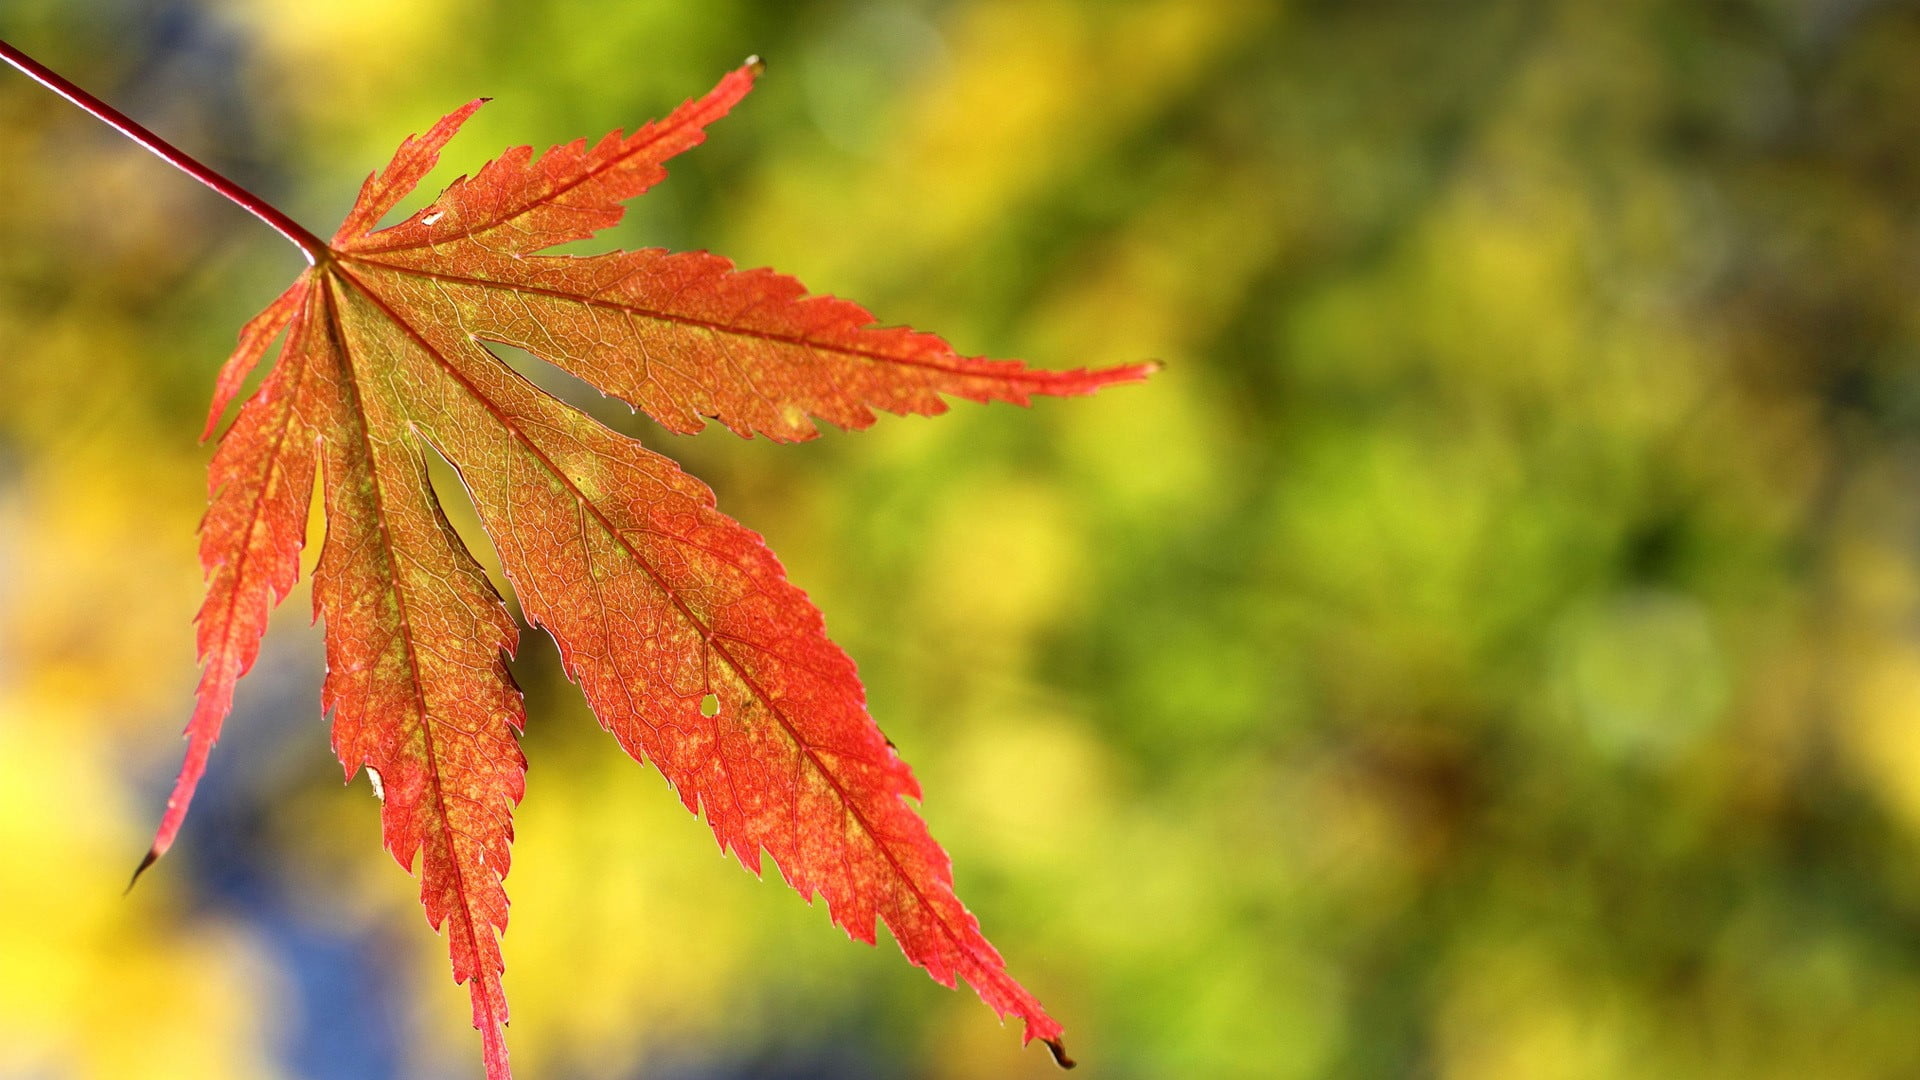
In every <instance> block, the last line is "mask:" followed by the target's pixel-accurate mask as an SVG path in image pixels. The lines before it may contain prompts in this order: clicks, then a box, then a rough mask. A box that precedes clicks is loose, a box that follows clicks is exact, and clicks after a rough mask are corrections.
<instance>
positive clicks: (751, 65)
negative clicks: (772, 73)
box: [740, 53, 767, 79]
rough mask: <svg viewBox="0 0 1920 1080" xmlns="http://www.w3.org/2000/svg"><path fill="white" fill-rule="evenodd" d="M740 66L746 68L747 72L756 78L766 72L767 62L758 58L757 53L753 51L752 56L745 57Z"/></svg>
mask: <svg viewBox="0 0 1920 1080" xmlns="http://www.w3.org/2000/svg"><path fill="white" fill-rule="evenodd" d="M740 66H741V67H744V68H746V69H747V74H749V75H752V76H753V77H754V78H756V79H757V78H759V77H760V76H762V75H765V74H766V73H767V62H766V61H765V60H762V59H760V54H759V53H754V54H753V55H752V56H749V57H747V58H746V60H745V61H743V62H742V63H741V65H740Z"/></svg>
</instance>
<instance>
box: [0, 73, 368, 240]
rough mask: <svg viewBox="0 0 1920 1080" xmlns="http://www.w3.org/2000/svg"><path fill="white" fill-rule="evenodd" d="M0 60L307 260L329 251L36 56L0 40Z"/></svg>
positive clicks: (284, 217)
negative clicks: (261, 224)
mask: <svg viewBox="0 0 1920 1080" xmlns="http://www.w3.org/2000/svg"><path fill="white" fill-rule="evenodd" d="M0 60H5V61H6V62H7V63H9V64H12V65H13V66H14V67H16V68H19V69H20V70H21V71H22V72H24V73H25V74H26V76H27V77H28V78H30V79H32V80H33V81H34V82H37V83H39V84H40V85H41V86H44V87H46V88H47V89H49V90H51V91H53V92H54V93H56V94H59V95H60V96H61V97H63V98H66V99H67V100H68V101H71V102H73V103H74V104H75V105H78V106H80V107H81V108H82V109H85V110H86V111H87V112H89V113H91V114H92V115H93V116H94V117H95V118H96V119H98V120H100V121H101V122H102V123H105V124H106V125H108V126H109V127H111V128H113V129H114V130H115V131H118V132H119V133H120V134H122V135H125V136H126V137H127V138H129V139H132V140H133V141H134V142H137V143H139V144H140V145H141V146H144V147H146V148H147V149H148V150H150V151H152V153H153V155H154V156H155V157H157V158H159V159H160V160H162V161H164V162H166V163H167V164H169V165H172V166H173V167H174V168H176V169H179V170H180V171H181V172H183V173H186V174H187V175H188V176H191V177H193V178H194V179H195V180H198V181H200V182H201V183H203V184H205V185H207V186H208V187H210V188H212V189H213V190H215V191H217V192H219V193H220V194H222V195H225V196H226V197H227V198H228V199H229V200H230V201H232V202H233V203H234V204H235V205H236V206H239V207H240V208H241V209H243V210H245V211H246V212H247V213H249V214H252V215H253V216H254V217H257V218H259V219H260V220H261V221H264V222H266V223H267V225H268V226H269V227H271V228H272V229H273V231H274V232H277V233H279V234H280V235H281V236H284V237H286V238H287V239H288V240H291V241H293V243H294V245H295V246H297V247H298V248H299V249H300V252H301V254H303V255H305V256H306V257H307V262H309V263H315V262H319V261H320V260H323V259H326V258H328V257H330V255H331V251H330V249H329V248H328V247H327V243H326V241H324V240H322V239H320V238H319V237H317V236H315V235H313V234H312V233H310V232H308V231H307V230H306V229H305V228H304V227H302V226H301V225H300V223H299V222H297V221H295V220H293V219H292V218H290V217H288V216H287V215H285V214H283V213H281V212H280V211H279V209H278V208H276V207H275V206H273V204H271V203H269V202H267V201H266V200H265V199H262V198H261V197H260V196H258V195H255V194H254V193H253V192H251V191H248V190H247V189H246V188H243V187H241V186H240V185H239V184H236V183H234V182H233V181H231V180H229V179H227V178H226V177H224V176H221V175H220V174H219V173H217V172H214V171H213V170H212V169H209V168H207V167H206V166H205V165H202V164H200V163H199V162H198V161H195V160H194V159H193V158H191V157H189V156H188V155H187V154H186V153H185V152H184V151H182V150H180V149H179V148H178V147H176V146H174V145H173V144H172V143H169V142H168V141H167V140H165V139H163V138H161V137H160V136H158V135H155V134H154V133H153V132H151V131H148V130H147V129H146V128H143V127H141V126H140V125H139V124H136V123H134V122H133V121H132V120H130V119H128V118H127V116H126V115H125V114H124V113H122V112H120V110H118V109H115V108H114V107H113V106H111V105H109V104H107V103H106V102H104V101H101V100H100V99H99V98H97V97H94V96H93V95H92V94H89V93H87V92H86V91H85V90H82V89H80V88H79V87H77V86H75V85H73V84H72V83H70V82H68V81H67V80H66V79H65V78H62V77H61V76H60V74H59V73H58V72H55V71H52V70H50V69H48V68H47V67H45V66H44V65H42V64H41V63H40V62H39V61H38V60H35V59H34V58H33V57H31V56H28V55H27V54H26V53H23V52H21V51H20V50H19V49H16V48H14V47H13V46H12V45H9V44H7V43H6V42H5V41H0Z"/></svg>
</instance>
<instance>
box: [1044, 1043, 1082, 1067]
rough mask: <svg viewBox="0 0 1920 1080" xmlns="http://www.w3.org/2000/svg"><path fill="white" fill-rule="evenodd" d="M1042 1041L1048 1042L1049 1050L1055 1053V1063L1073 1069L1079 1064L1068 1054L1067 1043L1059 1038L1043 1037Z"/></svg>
mask: <svg viewBox="0 0 1920 1080" xmlns="http://www.w3.org/2000/svg"><path fill="white" fill-rule="evenodd" d="M1040 1041H1041V1042H1044V1043H1046V1044H1047V1052H1048V1053H1050V1054H1052V1055H1053V1063H1054V1064H1055V1065H1058V1066H1060V1067H1061V1068H1063V1069H1071V1068H1073V1067H1074V1066H1075V1065H1077V1064H1079V1063H1078V1062H1076V1061H1074V1060H1073V1059H1072V1058H1070V1057H1068V1056H1067V1044H1066V1043H1063V1042H1061V1041H1060V1040H1059V1039H1058V1038H1053V1039H1042V1040H1040Z"/></svg>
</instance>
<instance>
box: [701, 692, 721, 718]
mask: <svg viewBox="0 0 1920 1080" xmlns="http://www.w3.org/2000/svg"><path fill="white" fill-rule="evenodd" d="M700 715H701V716H719V715H720V698H719V696H718V695H715V694H708V695H707V696H706V697H703V698H701V699H700Z"/></svg>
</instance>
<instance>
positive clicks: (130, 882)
mask: <svg viewBox="0 0 1920 1080" xmlns="http://www.w3.org/2000/svg"><path fill="white" fill-rule="evenodd" d="M159 861H160V849H159V848H148V849H147V853H146V854H145V855H144V856H142V857H141V859H140V865H139V866H136V867H134V868H133V876H132V877H130V878H128V879H127V887H126V888H125V889H123V890H121V892H120V895H121V896H126V895H128V894H130V893H132V892H133V887H134V886H135V885H138V884H139V883H140V875H141V874H144V873H146V872H147V867H149V866H152V865H153V864H154V863H156V862H159Z"/></svg>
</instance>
